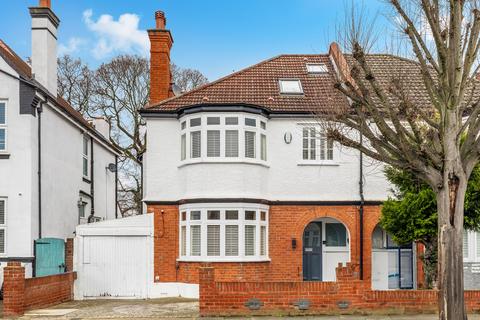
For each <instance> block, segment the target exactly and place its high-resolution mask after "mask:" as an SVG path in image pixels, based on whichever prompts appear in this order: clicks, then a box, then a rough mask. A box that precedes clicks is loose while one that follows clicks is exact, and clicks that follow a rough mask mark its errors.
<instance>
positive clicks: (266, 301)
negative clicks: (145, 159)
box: [200, 264, 480, 316]
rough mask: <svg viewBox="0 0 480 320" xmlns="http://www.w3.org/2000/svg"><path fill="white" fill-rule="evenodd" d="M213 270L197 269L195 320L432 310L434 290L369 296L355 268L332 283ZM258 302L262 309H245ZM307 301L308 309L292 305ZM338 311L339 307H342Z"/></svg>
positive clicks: (479, 297)
mask: <svg viewBox="0 0 480 320" xmlns="http://www.w3.org/2000/svg"><path fill="white" fill-rule="evenodd" d="M216 274H217V272H216V270H215V269H214V268H211V267H205V268H201V269H200V315H202V316H221V315H276V316H278V315H281V314H351V313H365V312H367V313H368V312H371V313H431V312H435V310H436V303H437V299H438V296H437V291H433V290H398V291H372V290H371V289H370V281H369V280H359V279H358V265H354V264H347V266H346V267H339V268H337V282H305V281H291V282H288V281H278V282H248V281H243V282H225V281H218V280H216ZM251 299H258V300H259V301H260V304H261V307H260V308H259V309H257V310H251V309H250V308H248V307H247V306H246V303H247V302H248V301H251ZM465 299H466V306H467V310H468V311H470V312H476V311H479V310H480V291H468V292H465ZM301 300H304V301H305V300H307V301H308V303H309V307H308V309H307V310H300V309H299V308H298V307H297V306H296V304H297V303H298V302H299V301H301ZM341 306H343V307H341Z"/></svg>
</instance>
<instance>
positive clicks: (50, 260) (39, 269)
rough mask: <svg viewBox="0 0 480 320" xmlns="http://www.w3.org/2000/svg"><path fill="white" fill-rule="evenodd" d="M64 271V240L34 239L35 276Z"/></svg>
mask: <svg viewBox="0 0 480 320" xmlns="http://www.w3.org/2000/svg"><path fill="white" fill-rule="evenodd" d="M64 272H65V241H64V240H63V239H56V238H42V239H38V240H35V277H42V276H49V275H52V274H59V273H64Z"/></svg>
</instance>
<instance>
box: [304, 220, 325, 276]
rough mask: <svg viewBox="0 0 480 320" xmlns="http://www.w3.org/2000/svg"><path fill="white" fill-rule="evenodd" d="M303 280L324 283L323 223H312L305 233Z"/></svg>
mask: <svg viewBox="0 0 480 320" xmlns="http://www.w3.org/2000/svg"><path fill="white" fill-rule="evenodd" d="M303 280H306V281H322V223H321V222H311V223H309V224H308V226H307V227H306V228H305V231H304V232H303Z"/></svg>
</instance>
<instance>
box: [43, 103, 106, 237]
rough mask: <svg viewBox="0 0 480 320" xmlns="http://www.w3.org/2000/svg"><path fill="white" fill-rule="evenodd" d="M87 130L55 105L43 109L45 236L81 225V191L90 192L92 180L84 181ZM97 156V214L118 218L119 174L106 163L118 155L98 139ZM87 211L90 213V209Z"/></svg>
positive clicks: (66, 234) (65, 232)
mask: <svg viewBox="0 0 480 320" xmlns="http://www.w3.org/2000/svg"><path fill="white" fill-rule="evenodd" d="M83 134H84V133H83V132H82V131H81V130H80V128H79V127H77V126H76V125H74V124H72V123H71V122H70V121H67V120H66V119H65V118H64V117H63V115H60V114H59V113H58V112H57V111H56V110H54V109H53V108H52V107H50V106H48V107H45V108H44V109H43V113H42V201H43V203H42V221H43V222H44V223H43V225H42V236H43V237H58V238H66V237H72V236H73V232H74V231H75V227H76V226H77V225H78V220H79V217H78V200H79V197H80V194H79V191H80V190H81V191H83V192H85V193H87V194H90V184H89V183H87V182H84V181H83V171H82V147H83ZM93 157H94V184H95V185H94V202H95V216H99V217H102V218H104V219H105V218H114V217H115V174H114V173H112V172H110V171H108V172H107V170H106V167H107V166H108V164H109V163H115V156H114V154H113V153H111V152H109V151H107V150H106V149H105V148H103V147H102V146H100V145H98V143H96V142H95V143H94V151H93ZM89 170H90V168H89ZM107 189H109V190H107ZM107 210H109V211H108V214H107ZM85 214H86V215H87V216H88V214H90V212H86V213H85Z"/></svg>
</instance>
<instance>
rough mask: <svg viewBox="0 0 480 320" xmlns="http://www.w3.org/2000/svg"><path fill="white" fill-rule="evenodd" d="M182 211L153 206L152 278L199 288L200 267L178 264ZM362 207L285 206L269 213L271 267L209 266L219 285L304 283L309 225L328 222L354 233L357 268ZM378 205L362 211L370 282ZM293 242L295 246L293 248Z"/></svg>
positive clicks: (252, 264) (150, 208)
mask: <svg viewBox="0 0 480 320" xmlns="http://www.w3.org/2000/svg"><path fill="white" fill-rule="evenodd" d="M178 210H179V209H178V206H176V205H169V206H162V205H150V206H148V212H153V214H154V228H155V231H154V237H155V241H154V274H155V281H156V282H186V283H198V281H199V271H198V270H199V268H200V267H201V266H202V263H195V262H178V263H177V259H178V248H179V242H178V241H179V237H178V223H179V221H178V218H179V211H178ZM358 212H359V208H358V207H357V206H285V205H272V206H270V210H269V257H270V259H271V261H270V262H250V263H210V264H209V266H211V267H214V268H215V269H216V270H217V280H220V281H301V280H302V279H303V275H302V272H303V266H302V238H303V231H304V229H305V227H306V226H307V225H308V223H309V222H311V221H313V220H315V219H319V218H322V217H330V218H334V219H337V220H338V221H340V222H342V223H343V224H344V225H345V226H346V227H347V229H348V232H349V234H350V252H351V253H350V256H351V262H353V263H356V264H359V262H360V261H359V251H360V243H359V230H360V223H359V213H358ZM379 217H380V206H366V207H365V209H364V240H363V241H364V255H363V256H364V259H363V263H364V271H363V275H364V279H366V280H370V279H371V239H372V233H373V229H374V228H375V226H376V225H377V224H378V220H379ZM292 239H296V241H297V247H296V248H295V249H294V248H292Z"/></svg>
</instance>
